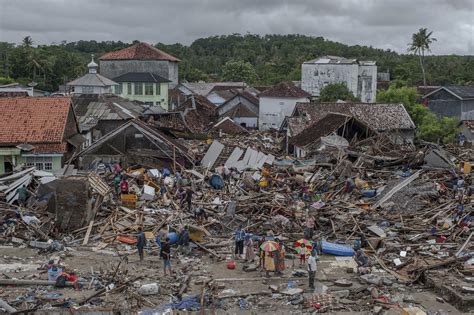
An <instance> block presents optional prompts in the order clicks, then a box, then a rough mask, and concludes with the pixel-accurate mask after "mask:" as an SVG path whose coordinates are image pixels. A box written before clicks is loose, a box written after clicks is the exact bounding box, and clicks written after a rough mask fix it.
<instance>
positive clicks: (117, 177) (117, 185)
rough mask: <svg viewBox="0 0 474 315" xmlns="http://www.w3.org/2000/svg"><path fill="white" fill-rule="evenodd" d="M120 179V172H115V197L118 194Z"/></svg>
mask: <svg viewBox="0 0 474 315" xmlns="http://www.w3.org/2000/svg"><path fill="white" fill-rule="evenodd" d="M121 181H122V176H121V175H120V173H117V174H115V177H114V188H115V195H116V196H117V198H118V197H119V196H120V182H121Z"/></svg>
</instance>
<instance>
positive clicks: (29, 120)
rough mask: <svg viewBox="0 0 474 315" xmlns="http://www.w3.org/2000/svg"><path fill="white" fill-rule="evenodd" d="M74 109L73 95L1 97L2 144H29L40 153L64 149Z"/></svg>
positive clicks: (0, 131)
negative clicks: (66, 133)
mask: <svg viewBox="0 0 474 315" xmlns="http://www.w3.org/2000/svg"><path fill="white" fill-rule="evenodd" d="M71 108H72V107H71V98H70V97H24V98H19V97H17V98H0V146H2V145H9V146H11V145H18V144H21V143H29V144H32V145H34V146H35V147H36V149H35V150H38V152H41V153H46V152H45V151H48V152H47V153H63V152H65V149H66V147H65V141H64V140H65V139H64V138H65V130H66V124H67V120H68V115H69V111H70V110H71ZM43 145H46V146H43ZM54 150H60V151H61V152H57V151H54Z"/></svg>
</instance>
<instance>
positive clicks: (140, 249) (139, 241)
mask: <svg viewBox="0 0 474 315" xmlns="http://www.w3.org/2000/svg"><path fill="white" fill-rule="evenodd" d="M138 232H139V233H138V237H137V249H138V255H139V256H140V260H143V249H144V247H145V243H146V239H145V233H143V229H142V228H140V229H139V230H138Z"/></svg>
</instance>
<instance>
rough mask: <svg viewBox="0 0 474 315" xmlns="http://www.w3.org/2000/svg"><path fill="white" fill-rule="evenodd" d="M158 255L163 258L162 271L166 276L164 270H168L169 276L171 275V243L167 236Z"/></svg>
mask: <svg viewBox="0 0 474 315" xmlns="http://www.w3.org/2000/svg"><path fill="white" fill-rule="evenodd" d="M162 245H163V246H161V251H160V256H161V258H162V259H163V273H164V275H165V276H166V270H169V271H170V276H171V275H172V271H171V245H170V239H169V238H168V237H167V238H166V239H165V241H164V242H163V243H162Z"/></svg>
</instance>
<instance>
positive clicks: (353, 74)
mask: <svg viewBox="0 0 474 315" xmlns="http://www.w3.org/2000/svg"><path fill="white" fill-rule="evenodd" d="M358 67H359V66H358V65H357V64H305V63H303V65H302V66H301V88H302V89H303V90H305V91H306V92H308V93H310V94H311V95H313V96H319V95H320V92H321V89H322V88H323V87H325V86H326V85H328V84H334V83H346V85H347V87H348V88H349V90H350V91H351V92H352V93H354V95H357V86H358V83H357V76H358V75H359V70H358Z"/></svg>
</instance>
